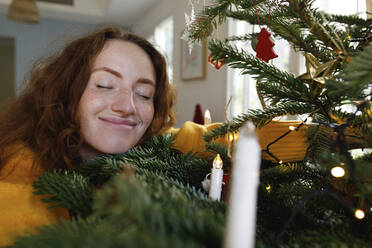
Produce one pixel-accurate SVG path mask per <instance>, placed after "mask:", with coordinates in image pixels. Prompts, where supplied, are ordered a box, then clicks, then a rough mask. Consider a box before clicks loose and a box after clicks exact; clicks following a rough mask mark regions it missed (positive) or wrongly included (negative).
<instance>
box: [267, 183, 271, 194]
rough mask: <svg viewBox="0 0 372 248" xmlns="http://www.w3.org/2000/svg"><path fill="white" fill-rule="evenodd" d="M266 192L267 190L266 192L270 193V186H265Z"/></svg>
mask: <svg viewBox="0 0 372 248" xmlns="http://www.w3.org/2000/svg"><path fill="white" fill-rule="evenodd" d="M266 190H267V192H269V193H270V192H271V185H270V184H268V185H267V186H266Z"/></svg>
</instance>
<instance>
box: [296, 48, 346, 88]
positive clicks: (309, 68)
mask: <svg viewBox="0 0 372 248" xmlns="http://www.w3.org/2000/svg"><path fill="white" fill-rule="evenodd" d="M305 59H306V63H305V64H306V73H304V74H302V75H300V76H299V77H300V78H301V79H305V80H311V81H312V82H316V83H319V84H322V85H324V84H325V82H326V81H327V80H328V79H330V78H331V77H332V75H333V72H334V71H335V69H336V68H337V66H338V64H339V60H338V59H333V60H330V61H328V62H326V63H324V64H320V62H319V61H318V60H317V59H316V58H315V57H314V56H313V55H312V54H310V53H307V54H305Z"/></svg>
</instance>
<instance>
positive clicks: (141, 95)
mask: <svg viewBox="0 0 372 248" xmlns="http://www.w3.org/2000/svg"><path fill="white" fill-rule="evenodd" d="M137 95H138V96H140V97H142V98H143V99H145V100H150V99H151V97H150V96H147V95H143V94H139V93H137Z"/></svg>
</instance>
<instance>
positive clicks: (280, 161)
mask: <svg viewBox="0 0 372 248" xmlns="http://www.w3.org/2000/svg"><path fill="white" fill-rule="evenodd" d="M312 120H313V118H311V117H310V116H308V117H307V118H306V119H305V120H304V121H302V123H301V124H300V125H298V126H297V127H295V126H289V130H288V131H287V132H285V133H284V134H282V135H281V136H279V137H278V138H277V139H276V140H274V141H273V142H271V143H269V144H268V145H267V146H266V149H265V150H262V151H261V152H263V153H266V154H268V155H269V156H270V157H272V158H273V159H275V160H276V161H277V162H278V163H279V164H282V163H283V161H282V160H280V159H279V158H277V157H276V156H275V155H274V154H272V153H271V152H270V146H271V145H273V144H275V143H276V142H278V141H279V140H281V139H282V138H284V137H285V136H287V135H288V134H290V133H291V132H292V131H295V130H296V131H297V130H299V129H300V128H301V127H302V126H303V125H304V124H305V123H306V122H307V121H309V122H311V121H312Z"/></svg>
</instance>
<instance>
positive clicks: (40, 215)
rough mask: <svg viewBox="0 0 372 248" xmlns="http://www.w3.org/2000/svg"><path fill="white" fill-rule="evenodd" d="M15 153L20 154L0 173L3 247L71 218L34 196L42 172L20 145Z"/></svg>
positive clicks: (0, 226) (0, 241) (0, 221)
mask: <svg viewBox="0 0 372 248" xmlns="http://www.w3.org/2000/svg"><path fill="white" fill-rule="evenodd" d="M12 150H16V151H17V152H16V153H15V154H14V156H12V157H11V158H10V159H9V161H8V162H7V163H6V164H5V165H4V167H3V168H2V169H1V170H0V246H4V245H9V244H11V243H12V241H13V239H14V237H16V236H18V235H21V234H23V233H25V232H26V231H34V230H35V227H38V226H42V225H50V224H53V223H56V222H57V221H58V219H60V218H61V217H63V218H66V219H68V218H69V214H68V212H67V210H66V209H48V208H47V205H46V204H45V203H43V202H41V201H40V197H39V196H35V195H34V194H33V193H32V192H33V191H34V189H33V187H32V184H33V182H34V181H35V180H36V179H37V178H38V176H40V175H41V174H42V173H43V170H42V169H41V168H40V166H39V164H38V163H37V159H36V157H35V155H34V153H33V152H32V151H31V150H30V149H29V148H27V147H20V146H14V147H12Z"/></svg>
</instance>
